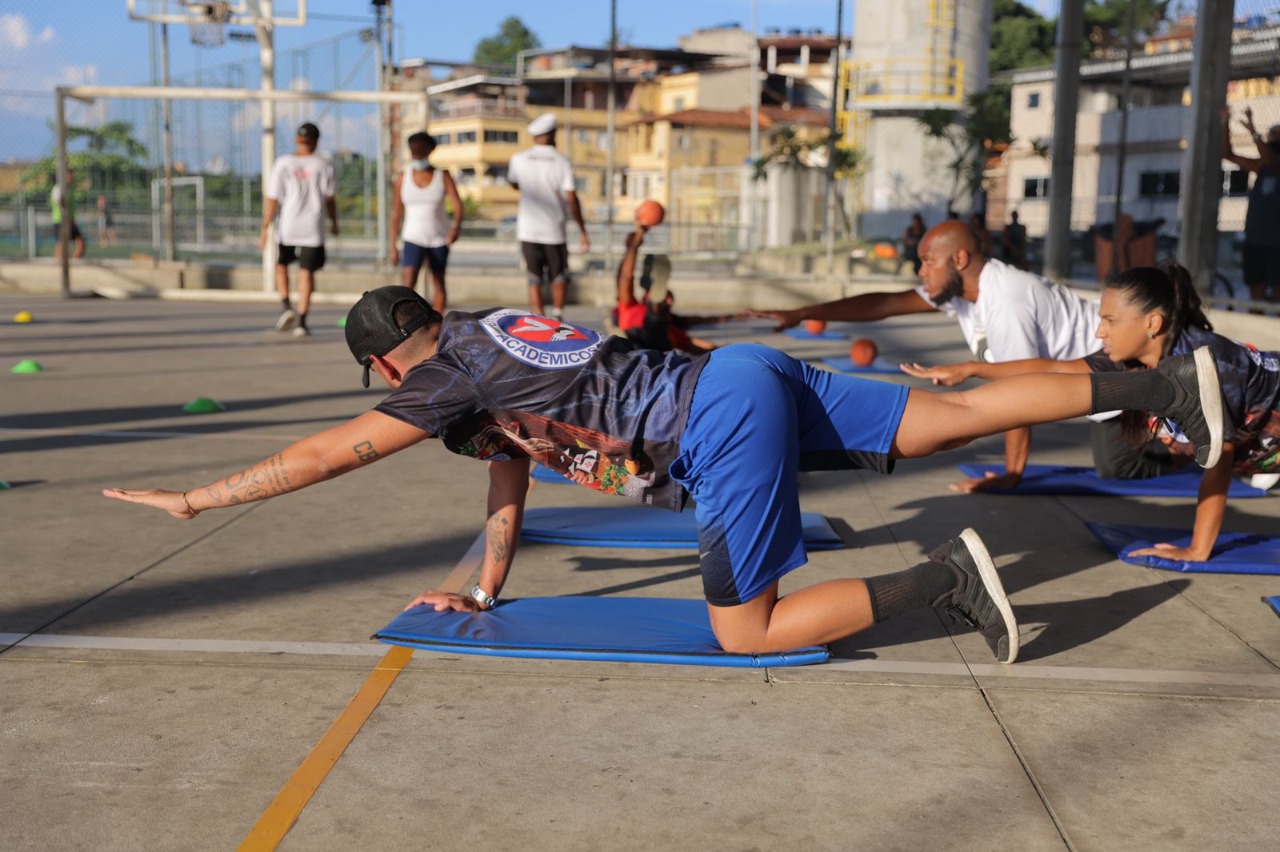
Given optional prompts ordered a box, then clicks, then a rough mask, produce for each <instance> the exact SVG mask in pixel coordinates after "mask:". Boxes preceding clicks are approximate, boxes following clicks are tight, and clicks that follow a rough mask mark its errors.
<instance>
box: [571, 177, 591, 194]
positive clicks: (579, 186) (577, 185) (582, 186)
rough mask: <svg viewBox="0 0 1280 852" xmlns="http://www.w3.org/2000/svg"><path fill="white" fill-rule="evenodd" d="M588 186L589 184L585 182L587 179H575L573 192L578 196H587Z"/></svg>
mask: <svg viewBox="0 0 1280 852" xmlns="http://www.w3.org/2000/svg"><path fill="white" fill-rule="evenodd" d="M588 185H589V184H588V182H587V179H586V178H584V177H575V178H574V179H573V191H574V192H576V193H578V194H579V195H586V194H587V186H588Z"/></svg>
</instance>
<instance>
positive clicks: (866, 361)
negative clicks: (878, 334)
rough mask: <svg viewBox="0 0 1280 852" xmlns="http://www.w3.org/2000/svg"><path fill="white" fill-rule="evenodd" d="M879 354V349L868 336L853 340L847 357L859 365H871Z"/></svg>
mask: <svg viewBox="0 0 1280 852" xmlns="http://www.w3.org/2000/svg"><path fill="white" fill-rule="evenodd" d="M879 354H880V350H879V349H877V348H876V342H875V341H874V340H872V339H871V338H869V337H860V338H858V339H857V340H855V341H853V346H852V347H851V348H850V349H849V357H850V358H851V359H852V360H853V363H855V364H857V365H858V366H859V367H869V366H871V362H872V361H874V360H876V356H877V355H879Z"/></svg>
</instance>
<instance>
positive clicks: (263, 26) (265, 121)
mask: <svg viewBox="0 0 1280 852" xmlns="http://www.w3.org/2000/svg"><path fill="white" fill-rule="evenodd" d="M271 7H272V0H258V14H259V17H260V20H259V21H258V23H257V24H256V25H255V26H254V34H255V35H256V36H257V37H258V58H259V62H260V63H261V64H262V80H261V82H260V84H259V89H260V90H261V92H262V94H263V95H266V94H268V93H274V92H275V89H276V50H275V33H274V30H273V25H272V23H271V13H272V8H271ZM261 104H262V106H261V112H262V203H263V204H264V205H265V204H266V198H267V177H268V175H270V174H271V166H272V165H273V164H274V163H275V159H276V104H275V101H273V100H270V99H269V98H265V97H264V98H263V99H262V100H261ZM275 231H276V228H275V225H274V224H272V225H270V226H269V227H268V229H267V247H266V248H265V249H264V250H263V252H262V289H263V290H264V291H265V292H267V293H270V292H271V291H273V290H275V288H276V239H275Z"/></svg>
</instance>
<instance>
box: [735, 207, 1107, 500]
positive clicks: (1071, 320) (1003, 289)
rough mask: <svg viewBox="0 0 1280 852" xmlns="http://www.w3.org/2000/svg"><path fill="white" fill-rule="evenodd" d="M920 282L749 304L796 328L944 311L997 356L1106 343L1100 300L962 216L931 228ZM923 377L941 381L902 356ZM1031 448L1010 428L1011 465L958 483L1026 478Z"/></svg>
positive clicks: (906, 367)
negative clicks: (1022, 265) (1018, 258)
mask: <svg viewBox="0 0 1280 852" xmlns="http://www.w3.org/2000/svg"><path fill="white" fill-rule="evenodd" d="M919 251H920V273H919V274H920V286H918V287H916V288H915V289H913V290H902V291H898V292H889V293H885V292H881V293H862V294H860V295H857V296H850V297H849V298H847V299H839V300H837V301H834V302H825V303H823V304H820V305H809V306H808V307H803V308H796V309H794V310H790V311H748V312H747V313H748V315H750V316H756V317H767V318H769V319H772V320H775V321H776V322H777V323H778V325H777V328H775V329H774V331H782V330H784V329H788V328H792V327H794V326H795V325H797V324H798V323H800V322H801V321H803V320H807V319H820V320H827V321H843V322H874V321H876V320H882V319H886V318H888V317H898V316H905V315H907V314H921V313H928V312H930V311H942V312H943V313H946V314H947V315H948V316H951V317H954V318H955V319H956V321H957V322H959V323H960V331H961V333H963V334H964V339H965V341H966V342H967V343H968V344H969V348H970V349H971V350H972V351H973V354H974V357H975V358H977V359H979V360H983V361H988V362H991V363H998V362H1002V361H1016V360H1019V359H1023V358H1049V359H1053V360H1064V359H1075V358H1083V357H1085V356H1086V355H1091V354H1093V353H1094V352H1095V351H1097V350H1098V348H1099V347H1100V346H1101V344H1100V343H1099V341H1098V340H1097V338H1095V337H1094V333H1095V332H1096V331H1097V328H1098V303H1097V302H1093V301H1088V300H1086V299H1082V298H1080V297H1079V296H1076V295H1075V294H1074V293H1072V292H1071V291H1070V290H1068V289H1066V288H1065V287H1062V286H1061V285H1058V284H1055V283H1054V282H1052V281H1049V280H1048V279H1047V278H1041V277H1040V276H1038V275H1033V274H1031V273H1030V272H1024V271H1022V270H1020V269H1017V268H1015V267H1013V266H1010V265H1009V264H1007V263H1003V262H1002V261H999V260H996V259H994V258H989V257H984V256H983V255H982V252H981V251H980V250H979V248H978V237H977V235H975V234H974V232H973V230H972V229H971V228H970V227H969V226H968V225H966V224H965V223H963V222H959V221H955V220H948V221H946V222H942V223H941V224H939V225H935V226H934V227H932V228H930V229H929V230H928V231H927V232H926V233H925V235H924V239H922V240H921V241H920V249H919ZM902 369H903V371H904V372H906V373H908V374H909V375H912V376H916V377H917V378H925V379H931V380H933V382H934V384H942V383H943V381H942V380H941V379H939V378H938V377H937V376H936V375H934V374H933V373H932V372H931V371H930V370H929V369H928V368H927V367H922V366H921V365H919V364H903V365H902ZM1030 452H1031V430H1030V429H1016V430H1014V431H1012V432H1007V433H1006V434H1005V473H1004V475H1002V476H990V477H987V478H984V479H968V480H965V481H963V482H957V483H955V484H954V485H952V486H951V487H952V488H953V489H955V490H957V491H964V492H973V491H985V490H987V489H990V488H1012V487H1014V486H1016V485H1017V484H1018V483H1019V482H1020V481H1022V472H1023V470H1024V469H1025V468H1026V465H1027V457H1028V455H1029V454H1030Z"/></svg>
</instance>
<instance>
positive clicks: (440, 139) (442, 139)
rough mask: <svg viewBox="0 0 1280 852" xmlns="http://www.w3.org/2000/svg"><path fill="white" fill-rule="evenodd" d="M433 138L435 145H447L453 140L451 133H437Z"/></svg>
mask: <svg viewBox="0 0 1280 852" xmlns="http://www.w3.org/2000/svg"><path fill="white" fill-rule="evenodd" d="M435 139H436V145H448V144H450V143H452V142H453V134H451V133H437V134H436V137H435Z"/></svg>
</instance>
